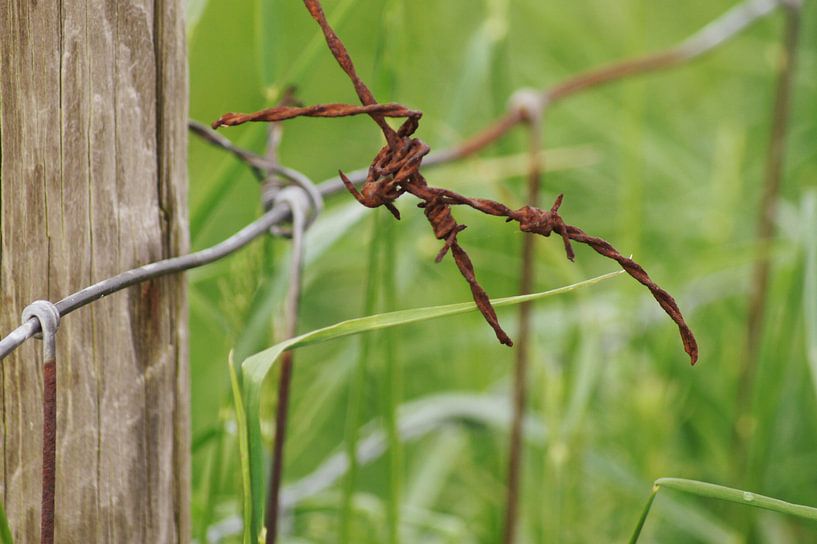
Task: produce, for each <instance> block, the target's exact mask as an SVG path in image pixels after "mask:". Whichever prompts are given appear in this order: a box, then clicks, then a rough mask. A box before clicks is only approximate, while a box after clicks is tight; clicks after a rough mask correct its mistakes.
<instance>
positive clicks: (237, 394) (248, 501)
mask: <svg viewBox="0 0 817 544" xmlns="http://www.w3.org/2000/svg"><path fill="white" fill-rule="evenodd" d="M228 366H229V368H230V385H231V386H232V390H233V401H234V402H235V417H236V423H237V427H238V451H239V456H240V459H241V487H242V489H243V491H244V494H243V497H242V499H243V500H242V512H243V522H244V538H243V542H244V544H252V542H253V540H254V537H253V535H257V534H258V527H259V525H260V524H259V520H260V519H261V518H260V517H258V516H257V515H256V513H255V510H254V508H253V489H255V486H253V484H252V474H251V469H252V466H251V463H250V451H249V444H250V442H249V437H248V427H247V426H248V421H247V414H246V412H245V409H244V399H243V397H242V396H241V379H240V378H239V375H238V369H237V368H236V366H235V363H234V362H233V357H232V354H230V359H229V362H228ZM256 413H257V412H256ZM256 419H257V417H256ZM257 438H260V433H259V435H258V437H257ZM259 477H260V478H263V475H261V476H259ZM262 489H263V480H262Z"/></svg>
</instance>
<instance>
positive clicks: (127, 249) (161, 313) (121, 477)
mask: <svg viewBox="0 0 817 544" xmlns="http://www.w3.org/2000/svg"><path fill="white" fill-rule="evenodd" d="M183 12H184V2H183V1H182V0H127V1H121V0H61V1H39V2H37V1H32V0H4V1H3V2H2V3H0V293H2V298H1V299H0V334H5V333H6V332H8V331H11V330H12V329H13V328H15V327H16V326H17V325H19V323H20V313H21V311H22V309H23V308H24V307H25V306H26V305H27V304H28V303H29V302H31V301H33V300H35V299H41V298H42V299H48V300H51V301H56V300H59V299H60V298H62V297H64V296H65V295H68V294H70V293H71V292H74V291H76V290H78V289H80V288H82V287H84V286H87V285H89V284H91V283H93V282H96V281H98V280H100V279H103V278H105V277H108V276H110V275H113V274H115V273H118V272H121V271H124V270H126V269H129V268H131V267H134V266H136V265H141V264H145V263H148V262H151V261H155V260H158V259H162V258H165V257H169V256H173V255H177V254H179V253H183V252H186V251H187V246H188V234H187V226H186V225H187V196H186V175H187V174H186V145H187V139H186V122H187V73H186V57H185V55H186V52H185V27H184V16H183V15H184V13H183ZM186 321H187V318H186V300H185V287H184V280H183V278H182V277H180V276H176V277H171V278H165V279H161V280H157V281H151V282H148V283H145V284H142V285H140V286H136V287H132V288H130V289H128V290H127V291H125V292H122V293H118V294H114V295H111V296H110V297H106V298H105V299H102V300H100V301H98V302H95V303H93V304H92V305H90V306H87V307H85V308H82V309H80V310H78V311H77V312H75V313H73V314H71V315H70V316H67V317H66V318H64V319H63V321H62V324H61V326H60V329H59V332H58V333H57V354H58V356H57V361H58V363H57V365H58V372H57V380H58V394H57V402H58V409H57V418H58V419H57V421H58V427H57V450H56V451H57V466H56V474H57V478H56V479H57V483H56V542H77V543H79V542H81V543H86V542H150V543H163V542H179V541H182V542H189V540H190V528H189V512H188V510H189V503H190V491H189V485H190V477H189V472H190V469H189V443H190V440H189V393H188V378H189V376H188V366H187V347H186V326H187V323H186ZM40 350H41V347H40V345H39V341H37V340H30V341H29V342H28V343H27V344H26V345H24V346H22V347H21V348H20V349H19V350H18V351H17V352H16V353H15V354H14V355H13V356H11V357H9V358H7V359H6V360H4V361H2V363H0V392H1V393H2V398H0V425H1V426H2V428H1V429H0V436H1V437H2V443H0V485H1V486H2V488H1V491H2V494H0V498H1V499H2V500H3V504H4V505H5V508H6V512H7V514H8V516H9V521H10V524H11V527H12V531H13V533H14V536H15V541H16V542H37V541H38V539H39V534H40V526H39V520H40V481H41V474H40V470H41V465H40V463H41V439H42V434H41V431H42V423H41V417H42V408H41V405H40V403H41V400H42V366H41V365H42V363H41V356H40Z"/></svg>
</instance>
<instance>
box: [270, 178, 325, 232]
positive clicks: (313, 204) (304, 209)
mask: <svg viewBox="0 0 817 544" xmlns="http://www.w3.org/2000/svg"><path fill="white" fill-rule="evenodd" d="M306 181H308V182H309V185H308V186H304V185H301V184H297V185H288V186H286V187H284V188H283V189H278V188H274V189H273V190H270V191H267V192H266V193H265V194H263V195H262V198H263V199H264V207H265V208H266V209H272V208H273V207H274V206H275V205H276V204H285V205H286V206H287V207H289V209H290V210H291V212H292V219H293V224H295V223H302V225H303V230H306V229H308V228H309V227H310V226H311V225H312V223H314V222H315V219H316V218H317V217H318V214H319V213H320V211H321V210H322V209H323V198H322V197H321V194H320V192H319V191H318V190H317V188H316V187H315V185H314V184H312V182H311V181H309V180H306ZM309 186H311V188H312V189H314V190H310V187H309ZM296 228H297V227H296ZM270 233H272V234H274V235H276V236H283V237H286V238H291V237H292V229H291V228H287V227H282V226H279V225H273V226H272V227H270Z"/></svg>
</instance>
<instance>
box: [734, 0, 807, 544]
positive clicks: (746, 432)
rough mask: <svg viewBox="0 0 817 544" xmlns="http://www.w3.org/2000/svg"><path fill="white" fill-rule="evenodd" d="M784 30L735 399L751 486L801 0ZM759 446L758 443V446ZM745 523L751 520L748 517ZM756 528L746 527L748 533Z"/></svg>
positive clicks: (795, 0)
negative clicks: (755, 413) (756, 403)
mask: <svg viewBox="0 0 817 544" xmlns="http://www.w3.org/2000/svg"><path fill="white" fill-rule="evenodd" d="M784 5H785V7H786V9H785V14H786V20H785V29H784V36H783V42H784V46H783V50H782V51H781V55H780V59H779V64H778V66H779V68H778V74H777V83H776V89H775V95H774V105H773V110H772V126H771V133H770V136H769V143H768V149H767V152H766V167H765V172H764V182H763V193H762V196H761V199H760V203H759V208H758V217H757V231H756V232H757V234H756V236H757V238H756V239H757V244H758V245H757V255H756V260H755V263H754V267H753V270H752V277H751V280H750V281H751V283H750V287H749V289H750V291H749V301H748V309H747V317H746V340H745V344H744V349H745V352H744V357H743V360H742V361H741V362H740V364H741V366H740V367H739V377H738V380H739V382H738V392H737V395H738V398H737V407H736V412H737V414H736V418H735V426H734V430H733V435H732V436H733V445H734V448H735V450H736V452H737V454H738V455H737V457H738V463H737V464H736V466H737V470H738V473H739V474H738V477H740V478H743V479H745V480H746V481H747V483H746V485H747V486H749V487H751V486H752V485H753V483H752V482H755V481H756V478H757V476H756V471H754V470H753V469H752V467H753V460H752V456H753V451H752V450H753V436H754V434H755V429H756V427H757V425H756V422H755V421H754V419H753V416H752V411H753V407H752V404H753V402H754V395H755V391H756V388H757V385H758V384H757V371H758V366H759V365H760V355H761V350H762V346H763V329H764V323H765V320H766V309H767V299H768V294H769V287H770V286H769V279H770V275H771V268H772V258H771V251H772V247H773V246H772V238H773V237H774V234H775V214H776V211H777V202H778V200H779V195H780V187H781V185H782V182H783V168H784V159H785V151H786V132H787V130H788V126H789V120H790V113H791V100H792V92H793V86H794V73H795V60H796V54H797V43H798V39H799V35H800V25H801V21H800V15H801V7H802V2H801V0H785V2H784ZM761 447H762V446H761ZM744 520H745V521H744V523H746V524H750V523H751V522H750V521H749V518H748V517H745V518H744ZM753 531H754V526H752V525H750V526H749V532H750V534H751V533H752V532H753Z"/></svg>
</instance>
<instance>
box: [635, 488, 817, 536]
mask: <svg viewBox="0 0 817 544" xmlns="http://www.w3.org/2000/svg"><path fill="white" fill-rule="evenodd" d="M662 487H666V488H667V489H674V490H676V491H681V492H684V493H689V494H691V495H698V496H699V497H706V498H709V499H718V500H721V501H727V502H733V503H736V504H742V505H744V506H753V507H755V508H762V509H763V510H771V511H772V512H778V513H780V514H788V515H790V516H796V517H798V518H804V519H810V520H812V521H817V508H813V507H811V506H805V505H802V504H794V503H791V502H786V501H782V500H780V499H775V498H774V497H767V496H765V495H759V494H757V493H752V492H749V491H743V490H741V489H734V488H732V487H725V486H722V485H717V484H710V483H708V482H699V481H697V480H685V479H682V478H659V479H658V480H656V481H655V484H654V485H653V492H652V495H650V498H649V500H648V501H647V504H646V506H645V508H644V512H643V513H642V514H641V518H640V519H639V520H638V525H637V526H636V528H635V531H634V532H633V536H632V537H631V538H630V544H635V542H637V541H638V537H639V536H640V534H641V529H642V528H643V527H644V522H645V521H646V520H647V516H648V515H649V513H650V509H651V508H652V504H653V501H654V500H655V496H656V495H657V494H658V491H659V490H660V489H661V488H662Z"/></svg>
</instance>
